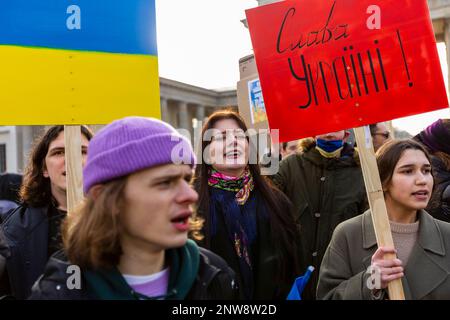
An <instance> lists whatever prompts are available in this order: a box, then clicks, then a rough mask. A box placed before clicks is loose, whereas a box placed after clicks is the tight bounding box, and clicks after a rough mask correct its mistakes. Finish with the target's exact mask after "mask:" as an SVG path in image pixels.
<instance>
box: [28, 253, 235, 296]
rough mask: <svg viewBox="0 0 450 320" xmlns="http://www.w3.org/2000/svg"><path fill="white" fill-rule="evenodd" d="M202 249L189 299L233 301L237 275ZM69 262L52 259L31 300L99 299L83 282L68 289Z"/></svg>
mask: <svg viewBox="0 0 450 320" xmlns="http://www.w3.org/2000/svg"><path fill="white" fill-rule="evenodd" d="M199 249H200V264H199V271H198V273H197V277H196V279H195V282H194V285H193V286H192V287H191V289H190V291H189V293H188V295H187V296H186V300H234V299H238V297H239V288H238V286H237V284H236V282H235V275H234V272H233V270H231V269H230V268H229V267H228V265H227V264H226V262H225V261H224V260H223V259H222V258H220V257H219V256H217V255H215V254H214V253H212V252H210V251H208V250H206V249H203V248H199ZM69 266H70V263H69V262H68V261H67V258H66V257H65V255H64V253H63V251H59V252H57V253H55V254H54V255H53V256H52V257H51V258H50V260H49V262H48V264H47V267H46V269H45V273H44V274H43V275H42V276H41V277H40V278H39V280H38V281H37V282H36V283H35V285H34V286H33V289H32V294H31V296H30V299H32V300H40V299H46V300H48V299H50V300H91V299H94V300H95V299H97V298H96V297H94V296H92V294H90V293H89V292H88V290H87V287H86V283H85V281H84V280H82V284H81V289H79V290H77V289H72V290H70V289H68V287H67V285H66V283H67V280H68V278H69V277H70V276H71V274H68V273H66V271H67V270H68V269H67V268H68V267H69Z"/></svg>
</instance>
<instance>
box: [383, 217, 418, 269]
mask: <svg viewBox="0 0 450 320" xmlns="http://www.w3.org/2000/svg"><path fill="white" fill-rule="evenodd" d="M389 223H390V225H391V231H392V238H393V240H394V245H395V249H397V257H398V258H399V259H400V260H401V261H402V263H403V267H405V266H406V265H407V264H408V259H409V256H410V255H411V251H412V249H413V247H414V245H415V244H416V241H417V236H418V235H419V221H416V222H414V223H406V224H405V223H396V222H392V221H389Z"/></svg>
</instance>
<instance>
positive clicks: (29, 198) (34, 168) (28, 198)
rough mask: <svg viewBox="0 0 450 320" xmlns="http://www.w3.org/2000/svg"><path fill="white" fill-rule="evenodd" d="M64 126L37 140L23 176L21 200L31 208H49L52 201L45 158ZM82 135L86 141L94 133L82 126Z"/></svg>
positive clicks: (52, 129) (57, 127) (49, 131)
mask: <svg viewBox="0 0 450 320" xmlns="http://www.w3.org/2000/svg"><path fill="white" fill-rule="evenodd" d="M61 131H64V126H53V127H50V128H49V129H48V130H47V131H46V132H45V133H44V134H43V136H41V137H39V138H37V139H36V140H35V142H34V146H33V148H32V150H31V152H30V156H29V158H28V164H27V167H26V168H25V173H24V175H23V183H22V187H21V188H20V198H21V200H22V201H23V202H24V203H26V204H27V205H29V206H31V207H35V208H38V207H43V206H47V205H49V204H50V203H51V201H52V192H51V188H50V179H49V178H46V177H44V174H43V172H44V169H45V157H46V156H47V152H48V148H49V147H50V144H51V143H52V141H53V140H55V139H56V138H58V135H59V133H60V132H61ZM81 133H82V134H83V135H84V136H85V137H86V139H88V140H91V138H92V136H93V133H92V131H91V130H90V129H89V128H88V127H86V126H81Z"/></svg>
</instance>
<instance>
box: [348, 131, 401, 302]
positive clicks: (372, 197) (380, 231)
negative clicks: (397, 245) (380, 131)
mask: <svg viewBox="0 0 450 320" xmlns="http://www.w3.org/2000/svg"><path fill="white" fill-rule="evenodd" d="M355 137H356V143H357V145H358V153H359V157H360V159H361V168H362V172H363V176H364V183H365V185H366V191H367V198H368V200H369V205H370V210H371V212H372V221H373V226H374V228H375V235H376V238H377V243H378V246H379V247H385V246H389V247H394V241H393V239H392V233H391V227H390V225H389V217H388V214H387V209H386V203H385V202H384V195H383V188H382V186H381V180H380V175H379V171H378V166H377V161H376V158H375V152H374V149H373V143H372V137H371V135H370V130H369V127H368V126H366V127H359V128H356V129H355ZM395 258H396V255H395V254H386V255H385V259H395ZM388 291H389V298H390V299H391V300H405V295H404V292H403V285H402V281H401V279H397V280H394V281H391V282H389V285H388Z"/></svg>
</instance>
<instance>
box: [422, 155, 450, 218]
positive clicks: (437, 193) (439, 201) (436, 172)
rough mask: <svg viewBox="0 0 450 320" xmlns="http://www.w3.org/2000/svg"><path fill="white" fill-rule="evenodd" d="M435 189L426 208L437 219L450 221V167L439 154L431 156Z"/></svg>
mask: <svg viewBox="0 0 450 320" xmlns="http://www.w3.org/2000/svg"><path fill="white" fill-rule="evenodd" d="M431 166H432V168H433V177H434V189H433V194H432V195H431V199H430V202H429V203H428V206H427V208H426V210H427V212H429V213H430V214H431V215H432V216H433V217H435V218H436V219H439V220H442V221H446V222H450V196H449V195H448V193H449V190H450V168H449V167H448V166H447V165H445V163H444V162H443V161H442V160H441V159H440V158H439V157H438V156H433V155H432V156H431Z"/></svg>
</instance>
